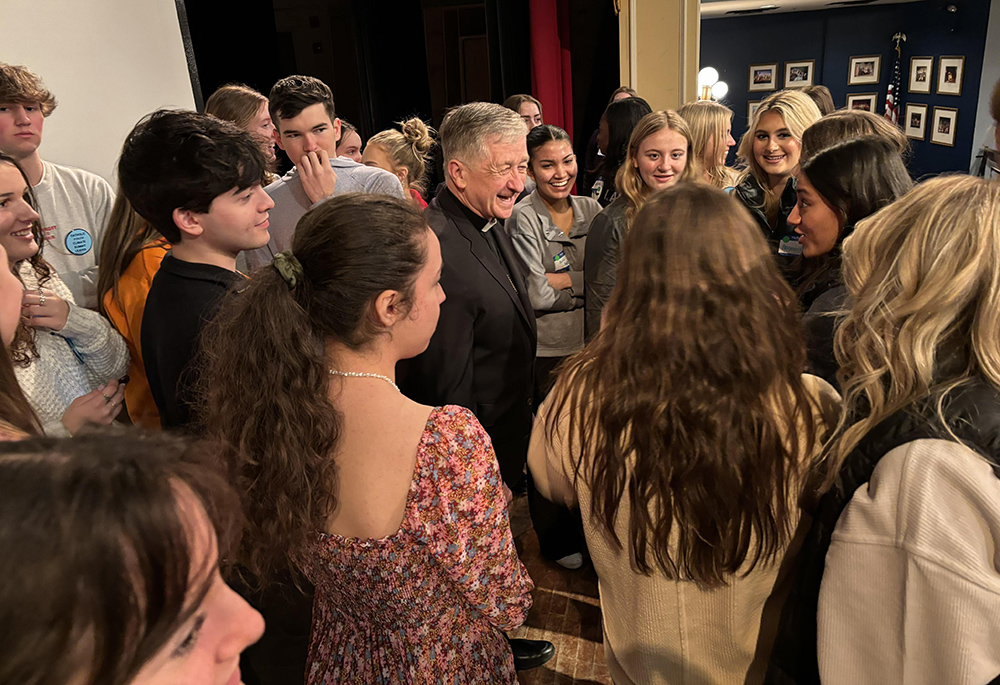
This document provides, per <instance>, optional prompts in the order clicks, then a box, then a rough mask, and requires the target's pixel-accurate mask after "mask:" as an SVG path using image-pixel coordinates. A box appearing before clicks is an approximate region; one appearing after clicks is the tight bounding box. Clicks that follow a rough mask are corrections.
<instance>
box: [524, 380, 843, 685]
mask: <svg viewBox="0 0 1000 685" xmlns="http://www.w3.org/2000/svg"><path fill="white" fill-rule="evenodd" d="M804 378H805V380H806V387H807V388H808V389H809V390H810V391H811V392H812V393H813V394H814V396H815V397H817V398H818V400H819V403H818V404H819V410H818V411H819V415H820V418H821V420H822V421H824V422H825V423H826V424H827V425H829V426H832V425H834V423H835V421H836V416H837V415H838V412H839V400H840V398H839V396H838V395H837V392H836V391H835V390H834V389H833V388H832V387H831V386H830V385H829V384H828V383H827V382H826V381H824V380H822V379H820V378H817V377H815V376H805V377H804ZM549 406H550V405H549V403H547V404H546V405H543V406H542V408H541V409H540V410H539V414H538V419H537V421H536V423H535V427H534V431H533V432H532V435H531V444H530V447H529V448H528V466H529V468H530V469H531V474H532V476H533V478H534V480H535V486H536V487H537V488H538V490H539V492H541V493H542V494H543V495H544V496H545V497H547V498H548V499H550V500H552V501H555V502H562V503H564V504H567V505H568V506H575V505H579V506H580V507H581V509H582V511H583V512H585V515H584V517H583V526H584V532H585V534H586V538H587V547H588V549H589V550H590V555H591V558H592V560H593V562H594V568H595V569H596V570H597V576H598V583H599V589H600V597H601V610H602V613H603V616H604V651H605V658H606V661H607V663H608V668H609V670H610V672H611V676H612V678H613V679H614V682H615V683H616V684H617V685H638V684H639V683H642V684H643V685H645V684H649V685H660V684H664V685H665V684H667V683H684V684H685V685H709V684H712V685H715V684H725V683H734V684H740V685H742V684H744V683H758V682H760V681H761V680H762V679H763V675H764V669H765V668H766V665H767V659H768V657H769V655H770V649H771V644H772V641H773V637H774V633H775V631H776V629H777V620H778V617H779V615H780V613H781V601H782V599H783V597H784V592H783V591H780V592H779V591H776V587H779V588H782V590H787V587H785V585H786V583H785V582H784V581H785V579H786V578H787V577H788V576H789V573H788V570H787V569H783V568H782V557H783V555H782V554H779V555H778V557H777V558H776V559H775V560H774V561H773V562H772V563H770V564H758V565H757V567H756V568H755V569H754V570H753V572H752V573H750V574H749V575H747V576H745V577H735V578H732V579H731V580H730V582H729V584H727V585H725V586H723V587H720V588H712V589H709V588H703V587H700V586H699V585H698V584H696V583H695V582H693V581H685V580H671V579H668V578H666V577H665V576H664V575H663V574H661V573H654V574H653V575H651V576H644V575H642V574H639V573H636V572H634V571H633V570H632V569H631V567H630V563H629V553H628V544H627V542H626V543H625V544H624V549H621V550H620V549H618V548H617V547H616V546H615V544H614V542H613V541H612V540H610V538H608V537H606V536H605V534H604V533H603V532H601V530H600V529H599V527H598V525H597V524H596V523H595V522H594V521H593V520H591V518H590V517H589V516H588V515H586V512H589V510H590V492H589V490H588V488H587V487H586V485H585V484H584V483H583V482H582V481H581V482H580V483H579V490H578V491H577V490H575V489H574V487H573V483H572V480H571V475H572V473H573V466H572V465H573V463H575V457H576V456H577V455H573V454H570V453H569V450H568V445H567V442H566V431H565V428H563V429H561V430H560V431H557V434H556V436H555V438H556V439H555V440H554V441H553V442H552V443H550V442H548V439H547V435H546V426H547V423H548V422H549V421H551V420H554V419H553V417H550V416H549V414H548V408H549ZM558 421H559V424H560V425H561V426H563V427H565V426H566V425H567V423H568V417H567V416H560V417H558ZM809 456H811V455H803V458H807V457H809ZM628 510H629V503H628V493H627V492H626V493H625V496H624V497H623V499H622V503H621V508H620V510H619V511H620V512H628ZM615 530H616V532H617V534H618V537H619V539H621V540H623V541H625V540H628V516H627V513H626V514H625V515H619V519H618V521H617V523H616V526H615ZM779 571H780V572H779ZM772 595H773V597H772ZM769 600H770V601H769Z"/></svg>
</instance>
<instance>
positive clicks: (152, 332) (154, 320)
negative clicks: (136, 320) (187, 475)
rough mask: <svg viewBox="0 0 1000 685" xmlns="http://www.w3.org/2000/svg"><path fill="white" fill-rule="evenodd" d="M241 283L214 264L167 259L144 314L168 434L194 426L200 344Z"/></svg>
mask: <svg viewBox="0 0 1000 685" xmlns="http://www.w3.org/2000/svg"><path fill="white" fill-rule="evenodd" d="M242 280H243V277H242V276H240V275H239V274H238V273H236V272H234V271H228V270H226V269H223V268H220V267H218V266H212V265H211V264H196V263H193V262H185V261H182V260H180V259H177V258H175V257H174V256H173V254H172V253H170V254H167V256H166V257H164V258H163V263H162V264H161V265H160V270H159V271H157V272H156V276H154V277H153V283H152V284H151V285H150V287H149V294H148V295H147V296H146V308H145V310H144V311H143V314H142V330H141V332H140V335H139V339H140V344H141V345H142V363H143V366H145V367H146V378H148V379H149V390H150V392H151V393H152V395H153V401H154V402H156V408H157V409H159V411H160V421H161V423H162V424H163V427H164V428H185V427H188V426H189V424H190V422H191V403H192V400H193V397H192V391H193V388H194V385H195V383H196V377H197V365H198V362H197V359H196V354H197V352H198V339H199V337H200V336H201V331H202V329H203V328H204V327H205V324H206V323H208V321H210V320H211V318H212V317H213V316H215V311H216V309H217V308H218V306H219V301H220V300H221V299H222V297H223V295H225V294H226V292H227V291H228V290H229V288H230V287H231V286H232V285H233V284H234V283H238V282H240V281H242Z"/></svg>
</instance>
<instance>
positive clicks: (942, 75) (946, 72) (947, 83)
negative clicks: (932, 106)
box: [937, 55, 965, 95]
mask: <svg viewBox="0 0 1000 685" xmlns="http://www.w3.org/2000/svg"><path fill="white" fill-rule="evenodd" d="M964 76H965V57H963V56H960V55H952V56H942V57H939V58H938V81H937V94H938V95H961V94H962V78H963V77H964Z"/></svg>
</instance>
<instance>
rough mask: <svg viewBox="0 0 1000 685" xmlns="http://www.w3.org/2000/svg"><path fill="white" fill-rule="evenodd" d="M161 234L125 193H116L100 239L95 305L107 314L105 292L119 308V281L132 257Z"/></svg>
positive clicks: (120, 305) (120, 303)
mask: <svg viewBox="0 0 1000 685" xmlns="http://www.w3.org/2000/svg"><path fill="white" fill-rule="evenodd" d="M162 237H163V236H162V235H160V232H159V231H157V230H156V229H155V228H153V227H152V226H151V225H150V224H149V222H148V221H146V220H145V219H143V218H142V217H141V216H139V214H138V212H136V211H135V210H134V209H133V208H132V203H130V202H129V201H128V198H127V197H125V193H118V195H117V197H115V204H114V206H113V207H112V208H111V216H109V217H108V225H107V227H106V228H105V229H104V235H103V237H102V238H101V255H100V262H99V263H100V265H101V268H100V270H99V271H98V273H97V304H98V307H100V311H101V313H102V314H104V315H107V313H108V312H107V308H106V307H105V306H104V298H105V296H106V295H107V293H108V291H111V297H112V298H113V299H114V301H115V303H116V304H117V305H118V306H119V307H122V308H123V307H124V306H125V305H124V304H123V303H122V298H121V295H120V294H119V292H118V283H119V281H120V280H121V277H122V274H124V273H125V269H127V268H128V266H129V264H131V263H132V260H133V259H135V256H136V255H137V254H139V253H140V252H141V251H142V250H144V249H146V248H148V247H150V246H151V244H152V243H153V242H155V241H156V240H159V239H160V238H162Z"/></svg>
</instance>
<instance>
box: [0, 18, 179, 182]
mask: <svg viewBox="0 0 1000 685" xmlns="http://www.w3.org/2000/svg"><path fill="white" fill-rule="evenodd" d="M0 6H2V8H3V16H4V27H3V29H2V33H3V37H2V39H0V61H2V62H7V63H9V64H24V65H26V66H28V67H29V68H31V70H32V71H34V72H35V73H37V74H38V75H39V76H41V77H42V80H43V81H44V82H45V85H46V86H47V87H48V89H49V90H50V91H52V93H53V94H55V96H56V99H57V100H58V102H59V106H58V107H57V108H56V111H55V112H53V113H52V115H51V116H49V117H48V119H46V120H45V130H44V134H43V136H42V146H41V148H40V152H41V155H42V158H43V159H47V160H50V161H52V162H58V163H60V164H68V165H71V166H77V167H81V168H84V169H87V170H89V171H93V172H95V173H98V174H100V175H101V176H103V177H104V178H106V179H107V180H108V181H109V182H110V183H111V185H112V186H115V185H117V184H116V183H115V180H114V166H115V162H116V160H117V159H118V153H119V152H120V151H121V145H122V142H124V140H125V136H126V135H127V134H128V132H129V131H130V130H132V127H133V126H134V125H135V123H136V122H137V121H138V120H139V119H141V118H142V117H143V116H144V115H145V114H148V113H149V112H152V111H153V110H154V109H157V108H158V107H184V108H187V109H194V95H193V92H192V89H191V80H190V77H189V76H188V68H187V61H186V60H185V57H184V45H183V41H182V40H181V30H180V25H179V23H178V20H177V10H176V8H175V5H174V0H0Z"/></svg>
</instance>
